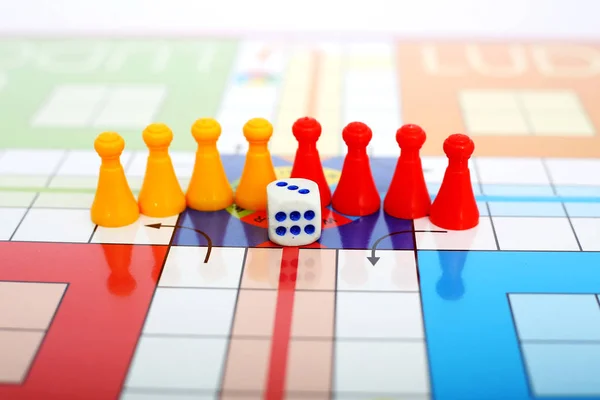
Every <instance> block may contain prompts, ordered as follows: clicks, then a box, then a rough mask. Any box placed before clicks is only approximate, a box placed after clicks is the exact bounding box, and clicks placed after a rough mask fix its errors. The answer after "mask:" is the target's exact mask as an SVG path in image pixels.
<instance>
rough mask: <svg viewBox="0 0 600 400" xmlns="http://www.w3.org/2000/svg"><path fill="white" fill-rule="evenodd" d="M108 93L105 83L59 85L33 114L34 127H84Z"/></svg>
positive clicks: (32, 123) (32, 122)
mask: <svg viewBox="0 0 600 400" xmlns="http://www.w3.org/2000/svg"><path fill="white" fill-rule="evenodd" d="M106 94H107V88H106V86H104V85H96V84H62V85H57V86H56V87H55V88H54V90H52V92H51V93H50V94H49V95H48V98H47V99H46V101H45V102H44V104H43V105H42V107H41V108H40V109H39V110H38V112H37V113H36V114H35V115H34V116H33V118H32V121H31V125H32V126H34V127H45V128H49V127H61V128H82V127H85V126H87V125H88V123H89V121H90V119H91V118H92V117H93V115H94V112H95V111H96V110H97V109H98V105H100V103H101V102H102V100H103V99H104V98H105V96H106Z"/></svg>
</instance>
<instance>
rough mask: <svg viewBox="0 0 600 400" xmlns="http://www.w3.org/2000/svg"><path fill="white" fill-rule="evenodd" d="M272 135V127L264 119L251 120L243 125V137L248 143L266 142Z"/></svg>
mask: <svg viewBox="0 0 600 400" xmlns="http://www.w3.org/2000/svg"><path fill="white" fill-rule="evenodd" d="M272 134H273V125H271V123H270V122H269V121H267V120H266V119H264V118H252V119H251V120H249V121H248V122H246V124H245V125H244V137H245V138H246V139H247V140H248V141H249V142H267V141H268V140H269V139H270V138H271V135H272Z"/></svg>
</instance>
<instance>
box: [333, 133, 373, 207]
mask: <svg viewBox="0 0 600 400" xmlns="http://www.w3.org/2000/svg"><path fill="white" fill-rule="evenodd" d="M342 137H343V139H344V142H346V145H347V146H348V154H347V155H346V158H345V159H344V166H343V167H342V176H341V177H340V181H339V182H338V184H337V187H336V189H335V192H334V193H333V197H332V199H331V202H332V205H333V208H334V209H335V210H336V211H338V212H340V213H342V214H346V215H351V216H358V217H360V216H363V215H369V214H373V213H374V212H376V211H377V210H379V207H380V205H381V198H380V197H379V192H377V187H376V186H375V181H374V180H373V174H372V173H371V165H370V164H369V156H368V155H367V145H368V144H369V142H370V141H371V138H372V137H373V132H371V128H369V127H368V126H367V125H365V124H363V123H362V122H351V123H349V124H348V125H346V127H345V128H344V131H343V132H342Z"/></svg>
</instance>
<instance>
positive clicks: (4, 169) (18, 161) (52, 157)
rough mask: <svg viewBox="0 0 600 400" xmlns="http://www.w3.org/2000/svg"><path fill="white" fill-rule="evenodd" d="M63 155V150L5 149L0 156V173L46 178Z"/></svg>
mask: <svg viewBox="0 0 600 400" xmlns="http://www.w3.org/2000/svg"><path fill="white" fill-rule="evenodd" d="M64 155H65V151H64V150H17V149H15V150H12V149H10V150H6V151H5V152H4V155H3V156H2V158H0V175H29V176H31V175H35V176H43V177H46V178H47V177H49V176H50V175H51V174H52V172H53V171H55V170H56V168H57V167H58V166H59V164H60V162H61V160H62V159H63V157H64ZM31 160H35V162H31Z"/></svg>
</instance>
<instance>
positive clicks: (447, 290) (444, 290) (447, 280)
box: [436, 251, 468, 301]
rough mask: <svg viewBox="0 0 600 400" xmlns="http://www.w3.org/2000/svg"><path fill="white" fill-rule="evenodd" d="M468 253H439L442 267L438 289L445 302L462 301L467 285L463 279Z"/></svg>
mask: <svg viewBox="0 0 600 400" xmlns="http://www.w3.org/2000/svg"><path fill="white" fill-rule="evenodd" d="M467 255H468V252H466V251H439V252H438V257H439V259H440V265H441V266H442V276H441V277H440V279H439V281H438V283H437V285H436V289H437V293H438V295H439V296H440V297H441V298H443V299H444V300H450V301H456V300H460V299H461V298H462V297H463V295H464V294H465V285H464V283H463V279H462V271H463V268H464V266H465V262H466V260H467Z"/></svg>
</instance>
